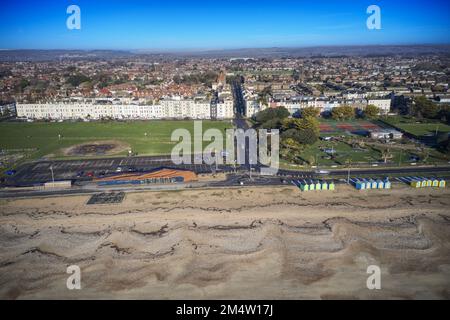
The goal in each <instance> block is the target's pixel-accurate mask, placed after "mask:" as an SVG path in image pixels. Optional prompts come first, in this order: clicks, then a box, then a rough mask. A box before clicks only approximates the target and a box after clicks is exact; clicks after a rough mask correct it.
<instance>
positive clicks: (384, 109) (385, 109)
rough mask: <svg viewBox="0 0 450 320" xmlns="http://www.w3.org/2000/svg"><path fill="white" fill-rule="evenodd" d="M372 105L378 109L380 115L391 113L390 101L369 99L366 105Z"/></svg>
mask: <svg viewBox="0 0 450 320" xmlns="http://www.w3.org/2000/svg"><path fill="white" fill-rule="evenodd" d="M370 104H371V105H374V106H376V107H378V108H379V109H380V113H381V114H388V113H389V112H390V111H391V104H392V100H391V99H369V100H367V105H370Z"/></svg>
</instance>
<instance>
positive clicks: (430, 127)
mask: <svg viewBox="0 0 450 320" xmlns="http://www.w3.org/2000/svg"><path fill="white" fill-rule="evenodd" d="M384 121H385V122H386V123H389V124H390V125H392V126H394V127H397V128H399V129H402V130H404V131H406V132H408V133H410V134H412V135H415V136H417V137H421V136H427V135H435V134H436V130H437V131H438V133H443V132H444V133H449V132H450V126H448V125H446V124H444V123H441V122H422V123H420V122H418V121H417V120H414V119H409V118H406V117H400V116H398V117H388V118H386V119H384Z"/></svg>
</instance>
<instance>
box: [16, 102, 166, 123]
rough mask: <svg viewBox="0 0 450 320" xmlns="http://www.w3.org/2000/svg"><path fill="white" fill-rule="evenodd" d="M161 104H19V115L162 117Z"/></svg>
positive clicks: (92, 117)
mask: <svg viewBox="0 0 450 320" xmlns="http://www.w3.org/2000/svg"><path fill="white" fill-rule="evenodd" d="M163 111H164V110H163V109H162V107H161V105H132V104H129V105H127V104H108V103H107V104H97V103H84V102H60V103H30V104H17V116H18V117H20V118H28V119H58V120H69V119H93V120H99V119H104V118H113V119H162V118H165V114H164V112H163Z"/></svg>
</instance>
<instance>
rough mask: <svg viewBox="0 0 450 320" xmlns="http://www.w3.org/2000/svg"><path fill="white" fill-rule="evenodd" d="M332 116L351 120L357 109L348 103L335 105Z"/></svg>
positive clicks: (336, 118)
mask: <svg viewBox="0 0 450 320" xmlns="http://www.w3.org/2000/svg"><path fill="white" fill-rule="evenodd" d="M331 117H332V118H333V119H334V120H350V119H353V118H354V117H355V109H353V108H352V107H351V106H347V105H343V106H340V107H335V108H333V110H332V111H331Z"/></svg>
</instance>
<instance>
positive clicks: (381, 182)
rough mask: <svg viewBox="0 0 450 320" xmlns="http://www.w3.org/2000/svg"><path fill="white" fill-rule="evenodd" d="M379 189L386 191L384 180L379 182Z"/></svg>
mask: <svg viewBox="0 0 450 320" xmlns="http://www.w3.org/2000/svg"><path fill="white" fill-rule="evenodd" d="M377 188H378V189H384V182H383V180H377Z"/></svg>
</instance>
